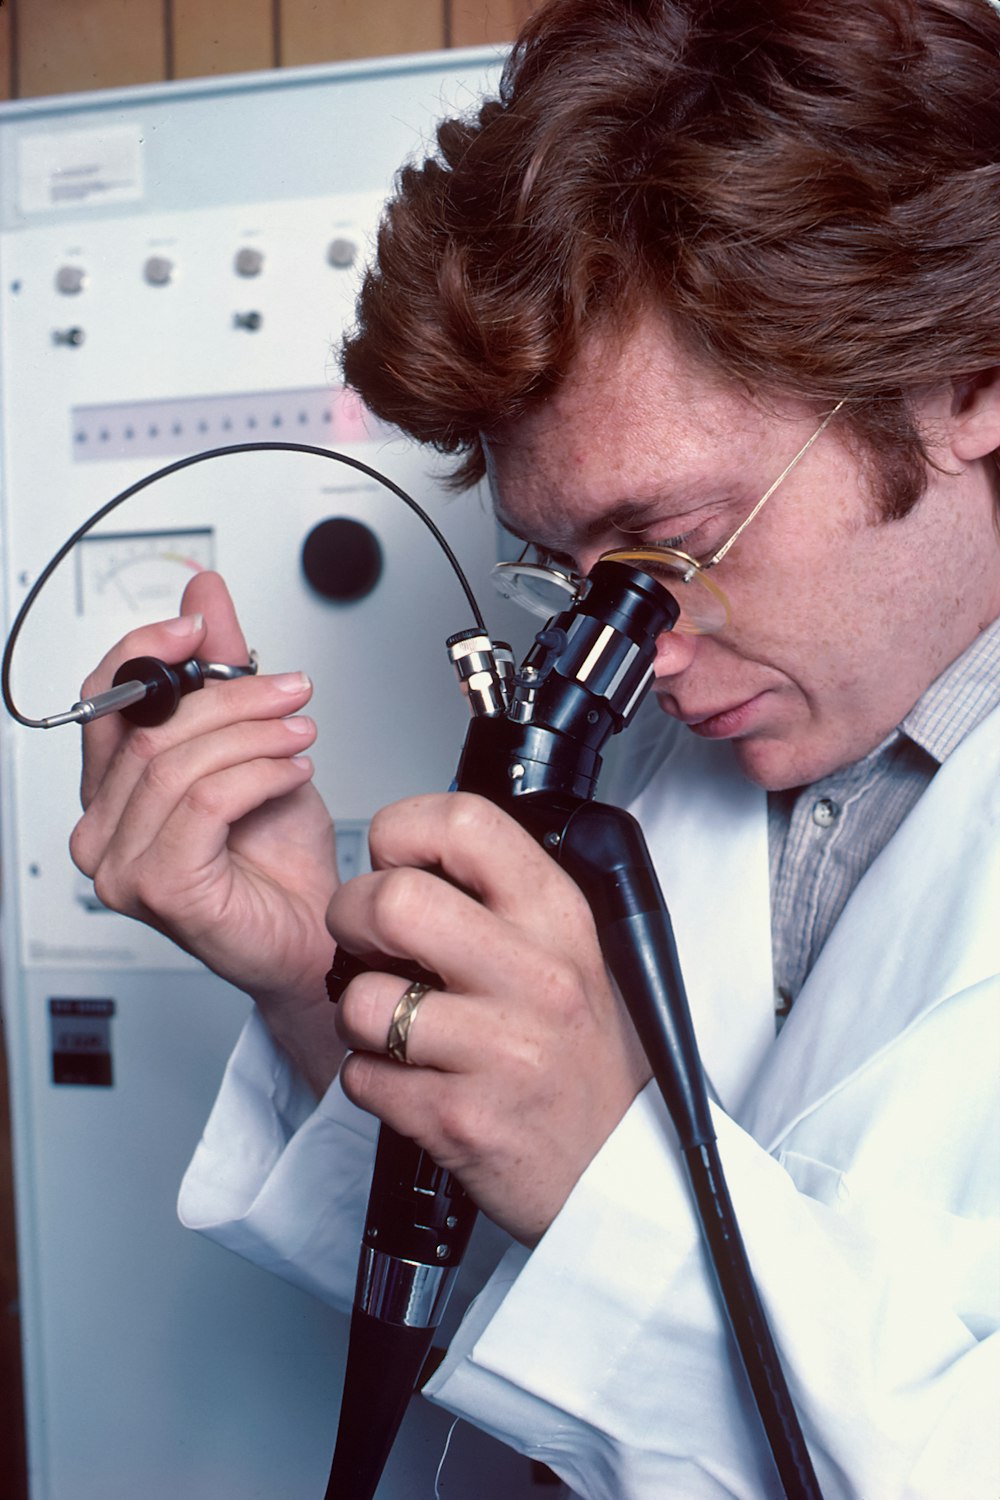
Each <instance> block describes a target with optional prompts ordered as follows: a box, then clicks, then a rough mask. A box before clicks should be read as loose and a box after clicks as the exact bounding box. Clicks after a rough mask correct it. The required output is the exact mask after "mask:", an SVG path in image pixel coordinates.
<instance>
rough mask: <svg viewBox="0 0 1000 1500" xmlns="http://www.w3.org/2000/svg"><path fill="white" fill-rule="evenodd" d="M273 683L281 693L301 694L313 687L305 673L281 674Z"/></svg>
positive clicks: (273, 679) (273, 678)
mask: <svg viewBox="0 0 1000 1500" xmlns="http://www.w3.org/2000/svg"><path fill="white" fill-rule="evenodd" d="M271 681H272V682H273V683H274V685H275V687H276V688H277V689H278V691H279V693H301V692H304V691H305V689H306V688H308V687H311V686H312V684H311V682H310V681H309V678H308V677H307V676H306V674H305V673H304V672H279V673H278V675H277V676H276V677H272V678H271Z"/></svg>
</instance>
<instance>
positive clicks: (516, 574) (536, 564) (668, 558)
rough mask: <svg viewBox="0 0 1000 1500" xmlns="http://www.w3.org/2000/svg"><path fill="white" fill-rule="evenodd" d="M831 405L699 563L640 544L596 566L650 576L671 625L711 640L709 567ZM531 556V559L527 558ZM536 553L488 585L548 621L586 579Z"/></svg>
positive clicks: (714, 626) (716, 612) (718, 623)
mask: <svg viewBox="0 0 1000 1500" xmlns="http://www.w3.org/2000/svg"><path fill="white" fill-rule="evenodd" d="M844 399H846V398H843V399H841V400H840V401H838V402H837V404H836V406H835V407H834V408H833V410H832V411H829V412H827V414H826V416H825V417H824V418H823V420H822V422H821V423H820V424H819V426H818V427H817V428H816V431H815V432H814V433H813V434H812V436H811V437H809V438H807V439H806V441H805V442H804V443H803V444H802V447H801V448H800V449H799V451H798V452H797V453H796V455H795V457H794V458H793V459H792V460H791V462H790V463H788V464H786V465H785V467H784V468H783V469H782V471H781V473H780V474H779V475H778V477H777V479H776V480H775V481H774V483H773V484H772V485H771V487H770V488H769V489H768V490H766V491H765V493H764V494H763V495H762V496H761V497H760V499H759V500H758V501H757V504H756V505H755V506H754V508H753V510H752V511H751V512H750V514H749V515H748V516H747V517H746V519H745V520H744V521H742V522H741V523H740V525H739V526H737V528H736V530H735V531H734V532H733V534H732V536H730V537H728V538H727V539H726V541H724V542H723V544H722V546H721V547H719V548H718V550H717V551H716V552H714V553H713V554H712V556H711V557H709V558H705V559H701V558H697V557H691V556H689V555H688V553H686V552H681V551H680V550H679V549H678V548H677V547H668V546H665V545H663V544H662V543H660V542H642V543H639V544H637V545H636V546H625V547H614V548H612V549H611V551H610V552H605V553H603V554H602V556H601V561H602V562H605V561H611V562H624V563H629V564H630V565H631V566H632V567H636V568H641V569H642V571H643V572H644V573H649V574H651V575H652V576H653V577H654V578H656V579H657V580H658V581H659V582H660V583H662V584H663V585H664V586H665V587H666V588H667V589H669V591H670V593H671V594H673V596H674V598H675V599H676V600H677V603H678V604H679V605H680V610H681V612H680V614H679V616H678V618H677V623H676V624H675V626H674V629H675V630H676V631H680V632H681V633H682V634H686V635H711V634H714V633H715V632H716V631H719V630H723V629H725V627H726V626H727V625H728V624H729V619H730V613H731V611H730V606H729V600H728V598H727V597H726V594H725V592H724V591H723V590H722V589H721V588H720V587H719V585H718V583H716V581H715V579H714V578H709V577H708V576H707V575H708V570H709V568H714V567H715V566H716V564H718V563H720V562H721V561H722V559H723V558H724V557H725V556H726V554H727V553H728V552H729V550H730V548H731V547H732V546H733V544H734V542H736V541H737V540H738V538H739V537H741V536H742V535H743V533H744V531H746V529H747V527H748V526H749V525H750V522H751V521H753V520H754V519H755V518H756V517H757V516H758V515H759V514H760V512H761V511H762V510H763V508H764V506H765V505H766V504H767V502H768V500H770V498H771V496H772V495H773V494H774V492H775V490H776V489H777V488H778V486H779V485H780V484H782V483H783V482H784V480H785V479H787V478H788V475H789V474H790V473H791V472H792V470H793V469H794V468H795V466H796V464H798V463H799V462H800V460H801V459H803V458H804V457H805V456H806V454H807V453H808V452H809V449H810V448H811V447H812V445H813V443H815V442H816V440H817V438H818V437H819V436H820V434H821V433H822V432H824V431H825V430H826V428H827V426H828V425H829V423H830V422H832V420H833V418H834V417H835V416H836V414H837V412H838V411H839V410H840V408H841V407H842V406H843V404H844ZM532 552H534V553H535V554H536V555H535V556H534V557H532V556H531V555H530V554H531V553H532ZM546 558H547V554H546V553H545V552H544V550H543V549H542V548H536V547H534V544H533V543H530V542H529V543H528V545H527V547H526V548H525V550H524V552H522V554H521V556H520V557H519V558H518V559H517V561H516V562H503V563H497V564H496V566H495V567H494V568H493V570H492V572H491V575H490V576H491V577H492V579H493V582H494V584H495V585H496V587H497V589H498V590H499V591H500V593H501V594H503V596H504V597H505V598H506V599H511V600H513V601H514V602H515V603H516V604H520V605H522V606H523V607H524V608H525V609H528V610H530V611H531V613H532V614H535V615H540V616H542V618H543V619H546V620H547V619H549V617H550V616H551V615H554V614H557V613H559V611H561V610H564V609H568V608H569V607H570V605H571V604H574V603H576V601H577V600H578V599H581V598H584V597H585V595H586V590H587V587H588V583H587V580H586V579H585V578H583V577H581V575H580V574H579V573H574V572H573V571H572V570H571V569H569V568H565V567H562V566H560V565H559V564H558V563H555V562H552V561H550V560H548V561H547V560H546Z"/></svg>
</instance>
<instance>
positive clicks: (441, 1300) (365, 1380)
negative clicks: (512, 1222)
mask: <svg viewBox="0 0 1000 1500" xmlns="http://www.w3.org/2000/svg"><path fill="white" fill-rule="evenodd" d="M369 967H370V965H368V964H366V963H365V962H364V961H363V960H362V959H360V958H357V957H355V955H354V954H352V953H348V952H347V951H346V949H344V948H343V947H341V948H338V949H337V952H336V954H335V955H334V960H333V964H332V966H331V968H330V971H329V973H328V974H327V976H326V990H327V995H328V996H329V998H330V999H331V1000H332V1001H333V1002H334V1003H336V1002H337V1001H339V999H340V996H341V994H342V993H343V991H344V989H345V987H346V986H347V985H348V984H349V983H350V981H351V980H352V979H354V978H355V977H356V976H357V975H358V974H363V973H365V972H366V970H367V969H368V968H369ZM379 967H380V969H384V970H385V971H387V972H388V973H392V974H398V976H399V977H400V979H402V980H404V981H405V982H406V983H408V984H412V983H413V982H414V981H420V982H422V983H424V984H430V985H431V986H432V987H440V984H441V981H440V979H439V978H438V976H437V975H435V974H432V973H430V972H429V971H428V970H425V969H421V968H419V967H418V966H417V965H415V964H412V963H405V962H403V961H401V960H396V959H390V958H380V959H379ZM477 1214H478V1210H477V1208H476V1205H475V1204H474V1203H473V1201H472V1199H471V1198H470V1197H469V1195H468V1194H467V1193H466V1192H465V1190H464V1188H462V1187H461V1186H460V1184H459V1182H458V1181H457V1179H456V1178H454V1177H453V1176H452V1175H451V1173H450V1172H446V1171H444V1169H443V1168H441V1167H439V1166H438V1165H437V1163H436V1162H435V1161H434V1160H433V1158H432V1157H431V1156H429V1155H428V1153H427V1152H426V1151H424V1150H422V1149H421V1147H420V1146H418V1145H417V1144H416V1142H415V1141H412V1140H409V1139H407V1138H406V1137H405V1136H402V1135H399V1134H398V1132H397V1131H395V1130H392V1129H391V1128H390V1127H389V1126H388V1125H382V1126H380V1127H379V1133H378V1145H377V1147H376V1152H375V1168H374V1172H373V1174H372V1185H371V1190H370V1193H369V1198H368V1206H367V1209H366V1211H365V1226H364V1232H363V1236H362V1242H361V1253H360V1256H359V1260H358V1276H357V1288H356V1291H355V1298H354V1309H353V1312H352V1314H351V1332H350V1340H349V1344H348V1351H347V1370H346V1376H345V1381H344V1394H343V1401H342V1405H341V1413H340V1424H339V1427H338V1431H337V1442H336V1447H335V1449H334V1454H333V1462H332V1464H331V1468H330V1477H329V1480H328V1482H327V1488H326V1497H325V1500H372V1497H373V1496H374V1494H375V1491H376V1489H377V1488H378V1484H379V1480H380V1479H381V1476H382V1470H383V1469H384V1467H385V1464H386V1462H387V1460H388V1457H389V1454H390V1452H391V1450H392V1445H393V1443H394V1442H395V1440H396V1434H397V1432H398V1431H399V1428H400V1425H401V1424H402V1421H403V1417H404V1416H405V1415H406V1408H407V1405H408V1404H409V1400H410V1397H411V1396H412V1394H413V1392H414V1390H415V1389H416V1387H417V1385H418V1384H419V1380H420V1376H421V1372H422V1371H423V1368H424V1365H425V1363H426V1361H427V1356H428V1355H429V1353H430V1350H431V1345H432V1343H433V1339H434V1332H435V1329H436V1328H437V1326H438V1324H439V1323H440V1321H441V1317H442V1315H443V1313H444V1309H445V1305H446V1304H447V1301H448V1297H449V1295H450V1293H451V1289H452V1286H453V1285H454V1281H455V1277H456V1276H457V1274H458V1269H459V1266H460V1265H461V1262H462V1258H463V1256H464V1254H465V1250H466V1246H467V1245H468V1242H469V1236H470V1235H471V1233H472V1229H473V1225H474V1224H475V1221H476V1217H477Z"/></svg>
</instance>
